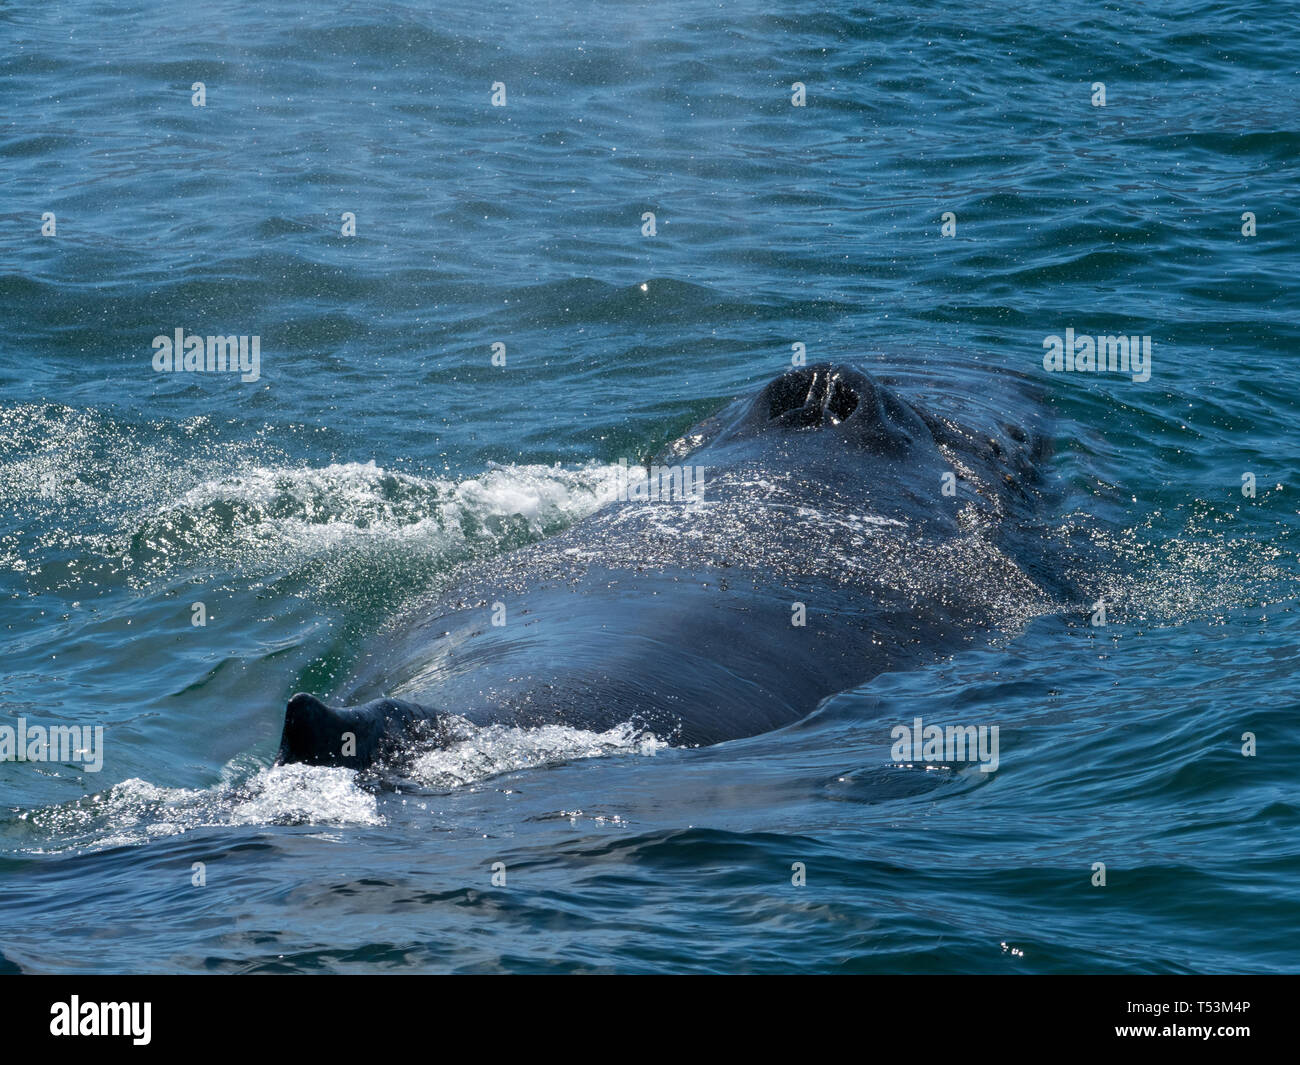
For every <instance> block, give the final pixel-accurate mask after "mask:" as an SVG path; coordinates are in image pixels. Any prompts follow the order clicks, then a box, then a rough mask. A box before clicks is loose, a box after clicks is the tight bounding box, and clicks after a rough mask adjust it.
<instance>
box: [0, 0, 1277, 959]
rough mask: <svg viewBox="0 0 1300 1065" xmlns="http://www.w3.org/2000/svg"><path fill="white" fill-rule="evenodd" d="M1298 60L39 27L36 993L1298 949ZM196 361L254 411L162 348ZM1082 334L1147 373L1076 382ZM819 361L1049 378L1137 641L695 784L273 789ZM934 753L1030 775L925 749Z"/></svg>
mask: <svg viewBox="0 0 1300 1065" xmlns="http://www.w3.org/2000/svg"><path fill="white" fill-rule="evenodd" d="M1298 66H1300V24H1298V23H1297V20H1296V17H1295V13H1294V11H1293V10H1292V9H1291V8H1290V7H1289V5H1286V4H1269V3H1264V2H1262V0H1260V2H1249V3H1246V2H1234V3H1208V2H1178V0H1174V2H1169V3H1163V4H1159V5H1137V6H1133V5H1119V4H1111V5H1097V4H1094V3H1083V2H1073V0H1056V2H1049V3H1045V4H1042V5H1037V6H1021V7H1017V6H1014V5H1006V4H1001V3H985V2H978V0H977V2H963V3H938V4H919V3H897V4H889V5H875V4H871V5H865V4H864V5H849V4H830V5H825V4H813V3H804V2H792V3H782V4H753V3H737V4H727V5H723V6H718V5H716V4H715V5H704V4H690V3H681V2H678V0H666V2H659V3H655V4H646V5H639V4H635V5H634V4H630V3H617V2H611V3H606V4H601V5H596V6H584V5H560V6H558V7H553V6H547V5H537V4H530V3H519V2H516V0H503V2H500V3H495V4H490V5H482V4H479V5H419V4H397V3H364V4H362V3H337V4H330V5H326V4H318V3H301V2H300V3H284V4H275V5H262V6H260V7H258V6H252V7H250V6H249V5H246V4H235V3H229V2H214V3H207V4H202V5H185V4H164V3H130V2H117V3H113V4H90V3H84V2H80V0H75V2H59V3H39V2H19V3H11V4H6V5H4V6H3V8H2V9H0V116H3V119H2V121H0V174H2V175H3V183H4V190H5V191H4V196H3V199H2V200H0V320H2V321H3V329H0V582H2V583H0V601H2V602H3V624H2V626H0V726H11V727H16V726H17V724H18V721H19V719H20V718H21V719H23V720H24V721H26V722H28V723H29V724H37V723H40V724H87V725H102V726H103V728H104V739H103V746H102V753H103V764H102V767H101V768H100V769H99V771H98V772H87V771H86V767H85V766H84V765H83V764H81V763H79V762H77V761H75V760H65V761H63V762H47V763H40V762H25V761H24V762H20V761H9V762H0V969H5V970H12V969H19V970H24V971H33V972H119V971H127V972H136V971H164V972H345V971H346V972H376V971H458V972H480V971H501V970H505V971H524V972H572V971H617V972H774V971H779V972H792V971H793V972H850V971H853V972H990V973H1031V972H1032V973H1039V972H1139V973H1147V972H1159V973H1166V972H1170V973H1184V972H1222V971H1226V972H1254V973H1267V972H1278V971H1287V970H1294V969H1295V968H1296V966H1297V963H1300V946H1297V942H1298V940H1297V934H1296V933H1297V932H1298V931H1300V796H1298V795H1297V786H1296V785H1297V771H1296V768H1295V764H1296V763H1295V759H1296V753H1297V751H1298V750H1300V717H1298V713H1297V711H1298V709H1300V707H1298V700H1297V696H1296V694H1295V677H1296V672H1297V657H1298V652H1297V646H1298V645H1300V619H1298V618H1297V613H1296V609H1295V604H1296V600H1295V583H1294V574H1295V566H1296V558H1297V552H1298V551H1300V527H1298V524H1300V521H1298V519H1300V514H1298V510H1297V506H1298V504H1297V498H1298V494H1300V465H1298V464H1300V456H1298V455H1297V446H1296V445H1297V430H1296V426H1297V424H1300V363H1298V362H1297V360H1300V327H1298V326H1297V313H1298V312H1300V300H1298V299H1297V291H1298V285H1297V277H1298V276H1300V252H1297V246H1296V234H1297V232H1300V206H1298V201H1297V187H1298V186H1297V163H1296V160H1297V156H1300V106H1298V105H1297V103H1298V101H1300V76H1298V74H1297V67H1298ZM196 83H202V90H199V89H197V88H196V87H195V86H196ZM495 83H501V84H502V85H504V91H505V98H504V106H494V103H493V94H494V91H496V90H494V84H495ZM796 83H799V84H801V85H802V86H803V87H804V92H805V94H806V95H805V97H804V99H803V101H802V103H803V106H796V105H795V103H794V97H795V95H796V94H797V91H798V90H797V89H796V88H795V84H796ZM1099 83H1100V84H1101V85H1104V90H1100V89H1098V87H1097V86H1098V84H1099ZM200 91H201V92H202V93H203V94H204V98H203V101H202V102H203V106H195V100H196V93H198V92H200ZM1102 91H1104V105H1103V104H1101V102H1100V95H1099V94H1100V92H1102ZM47 212H49V213H52V215H53V220H52V222H51V220H50V219H49V218H46V217H45V216H46V213H47ZM947 212H951V216H952V217H951V219H950V221H952V222H953V223H954V224H955V231H953V230H952V228H951V226H950V227H949V234H948V235H946V234H945V232H944V220H945V214H946V213H947ZM345 213H350V214H351V215H353V216H354V217H355V234H352V235H344V232H343V229H344V226H345V219H344V215H345ZM647 213H650V214H652V215H653V216H654V218H653V221H654V233H653V235H648V234H647V233H646V232H645V230H647V229H648V221H647V220H646V218H645V215H646V214H647ZM1246 215H1249V218H1246V217H1243V216H1246ZM43 219H44V220H43ZM1250 219H1253V226H1252V224H1251V221H1250ZM51 226H52V230H53V231H52V233H50V234H49V235H47V234H46V233H43V228H44V229H46V230H49V229H50V228H51ZM176 329H183V330H185V331H186V332H187V333H196V334H203V335H206V334H221V335H249V336H257V337H259V338H260V349H259V350H260V363H259V366H258V371H259V372H258V375H257V380H255V381H243V380H241V379H240V375H238V374H231V373H224V374H222V373H213V374H198V373H161V372H156V371H155V370H154V368H153V365H152V358H153V354H154V352H153V348H152V346H151V342H152V340H153V338H154V337H155V336H158V335H166V336H171V335H172V334H173V333H174V331H175V330H176ZM1067 329H1071V330H1074V331H1075V333H1076V334H1079V335H1112V334H1124V335H1132V336H1147V337H1150V338H1151V340H1152V344H1153V347H1152V358H1151V365H1150V376H1149V379H1147V380H1134V379H1133V378H1134V376H1141V375H1134V374H1121V373H1111V372H1105V373H1096V372H1093V373H1086V372H1075V373H1070V372H1047V370H1045V368H1044V363H1043V357H1044V340H1045V338H1047V337H1049V336H1053V335H1056V336H1064V335H1065V331H1066V330H1067ZM797 344H802V345H803V346H804V349H803V350H805V351H806V353H807V357H808V360H809V361H810V362H812V361H816V360H826V359H829V360H834V361H842V362H852V363H856V364H858V365H861V366H864V367H866V368H867V369H868V370H869V371H870V370H878V371H880V372H882V373H891V374H896V375H898V376H900V377H909V376H910V377H911V378H914V379H917V380H923V381H925V382H928V385H929V387H930V388H931V391H932V394H933V395H934V397H935V398H934V406H935V409H936V410H937V411H938V412H939V413H943V412H944V409H945V408H946V407H947V406H949V405H950V406H951V407H952V408H954V409H959V408H960V406H961V404H962V402H963V397H969V396H973V395H976V394H984V393H985V390H986V389H988V388H989V387H990V380H991V379H995V380H999V381H1010V380H1015V381H1017V382H1019V383H1022V384H1024V385H1025V386H1026V388H1030V389H1032V390H1033V391H1034V392H1036V393H1037V396H1038V398H1037V399H1036V400H1034V402H1035V403H1036V404H1037V405H1038V407H1039V408H1040V410H1041V412H1042V414H1043V416H1044V418H1045V420H1046V424H1048V425H1049V426H1050V432H1051V436H1052V440H1053V445H1054V447H1053V455H1052V457H1051V459H1050V461H1049V462H1048V464H1047V468H1046V469H1045V470H1044V471H1043V472H1044V476H1045V478H1046V479H1047V480H1048V481H1049V482H1050V483H1051V485H1052V486H1053V500H1054V502H1053V507H1054V511H1053V513H1051V514H1048V515H1045V516H1044V521H1045V523H1046V527H1047V528H1048V529H1049V530H1050V536H1051V537H1052V538H1053V539H1054V540H1055V541H1056V542H1057V544H1058V545H1059V546H1061V547H1062V548H1063V549H1064V550H1063V557H1065V558H1067V559H1069V560H1070V561H1069V565H1070V566H1071V567H1072V568H1074V569H1075V570H1076V571H1077V573H1076V574H1075V575H1076V576H1079V577H1081V578H1086V580H1085V581H1083V583H1085V584H1088V585H1089V586H1090V587H1091V588H1093V589H1094V590H1095V592H1096V595H1097V597H1098V600H1099V601H1101V602H1103V603H1104V604H1105V607H1106V618H1105V621H1106V623H1105V625H1097V624H1093V621H1094V620H1095V618H1096V610H1095V604H1094V602H1093V601H1092V598H1093V597H1092V594H1090V595H1089V596H1087V597H1086V599H1085V600H1083V601H1078V602H1063V603H1061V604H1060V606H1059V609H1056V610H1053V611H1049V612H1046V613H1042V614H1039V615H1037V616H1035V617H1033V618H1032V619H1031V620H1029V621H1028V623H1027V624H1025V625H1024V627H1023V628H1022V629H1021V630H1020V631H1017V632H1015V633H1010V634H1003V635H1000V636H998V637H996V638H988V639H983V638H981V639H976V640H974V641H972V643H971V644H970V646H969V647H968V648H966V649H965V650H963V651H962V652H961V653H959V654H957V655H955V656H953V657H950V658H947V659H944V660H942V661H940V662H937V663H935V664H933V665H930V666H927V667H923V668H919V669H916V670H912V671H908V672H900V673H893V674H886V675H882V676H879V677H876V678H874V679H872V680H870V681H868V682H867V683H865V684H863V685H862V686H861V687H859V688H857V689H855V690H852V691H848V692H845V693H843V694H842V695H839V696H836V697H833V698H831V699H830V700H828V701H827V702H826V703H824V704H823V705H822V707H821V708H820V709H819V710H818V712H817V713H816V714H814V715H813V716H812V717H810V718H808V719H807V720H805V721H804V722H802V723H800V724H798V725H796V726H793V727H790V728H786V729H783V730H780V731H778V732H774V733H769V734H766V735H762V736H758V737H755V738H752V739H747V740H741V741H735V742H730V743H725V744H721V745H719V746H716V747H712V748H707V749H695V750H687V749H681V748H674V747H670V746H667V745H665V744H663V743H661V742H658V741H657V740H656V739H654V738H651V737H647V736H645V735H643V734H639V733H637V731H636V730H635V729H633V728H631V727H626V728H615V729H612V730H610V731H608V732H604V733H593V732H587V731H583V730H580V729H566V728H561V727H559V726H555V727H550V728H542V729H536V730H518V729H506V728H489V729H484V730H481V731H479V732H477V733H475V734H472V735H469V736H467V737H466V738H464V739H462V740H461V741H460V742H458V743H457V744H456V745H454V746H453V747H451V748H450V749H447V750H441V751H428V752H425V753H424V754H422V755H421V757H420V759H419V760H418V762H417V763H416V771H415V772H413V773H412V774H411V776H410V778H409V779H407V780H405V781H404V782H403V783H402V784H401V786H394V785H392V784H388V785H382V784H376V783H375V782H373V781H371V780H367V779H362V778H358V777H357V776H355V775H354V774H352V773H350V772H349V771H347V770H343V769H324V768H312V767H304V766H288V767H272V766H271V761H272V759H273V756H274V753H275V749H276V745H277V742H278V738H279V730H280V726H281V723H282V720H283V708H284V703H285V700H286V699H287V698H288V697H289V696H290V695H291V694H292V693H294V692H295V691H299V690H308V691H313V692H316V693H318V694H322V695H329V694H330V693H332V692H336V691H338V690H340V689H341V688H342V687H343V686H344V685H345V684H346V682H347V679H348V677H349V675H350V674H351V671H352V670H353V668H354V667H355V665H356V663H357V656H358V655H359V654H360V649H361V647H362V646H363V644H364V643H365V641H367V640H368V639H370V638H372V637H373V636H374V634H375V633H376V632H378V631H379V630H380V629H381V628H382V626H383V625H384V624H385V623H386V622H387V621H388V620H389V619H391V618H393V617H395V616H397V615H399V614H400V613H401V612H402V610H403V609H404V607H406V606H408V605H409V604H410V603H411V602H412V601H413V600H414V599H415V598H416V597H418V596H419V595H422V594H424V593H426V592H429V591H431V590H436V589H437V588H438V587H440V586H441V584H442V583H445V582H446V581H447V580H448V579H449V577H450V574H451V573H452V572H453V570H455V569H456V568H457V567H463V566H469V567H484V568H490V567H492V566H493V564H494V560H495V559H499V558H500V557H502V556H503V555H504V554H505V553H507V552H510V551H511V550H513V549H515V548H518V547H520V546H522V545H525V544H528V543H531V542H534V541H537V540H539V539H542V538H545V537H547V536H550V535H553V534H555V533H556V532H558V531H560V530H562V529H564V528H566V527H567V526H569V525H571V524H572V523H574V522H576V521H578V520H580V519H581V518H582V517H583V516H585V515H587V514H590V513H592V512H594V511H595V510H597V509H598V508H599V507H600V506H601V505H602V504H603V503H605V502H607V501H608V500H609V499H610V498H611V496H612V492H613V485H614V477H615V472H616V470H617V465H616V464H617V462H618V460H619V459H620V458H633V459H635V458H637V457H641V456H645V455H649V454H653V453H654V452H655V451H656V450H657V449H658V448H660V447H662V446H663V445H665V444H666V443H667V442H669V441H671V440H672V439H674V438H675V437H676V436H678V435H679V434H681V433H682V432H683V431H684V430H685V429H687V428H688V427H690V426H691V425H692V424H693V423H695V422H696V421H698V420H699V419H700V418H702V417H704V416H705V415H707V414H709V413H711V412H712V411H714V410H716V409H717V408H718V407H719V406H721V405H722V404H723V403H724V402H726V401H727V400H729V399H731V398H732V397H734V396H738V395H743V394H746V393H749V392H753V391H756V390H757V389H758V388H760V387H761V386H762V385H763V384H764V383H766V381H768V380H769V379H771V378H772V377H773V376H775V375H776V374H778V373H780V372H782V371H783V370H784V369H785V368H786V367H788V366H789V365H790V363H791V358H792V352H793V348H792V345H797ZM494 345H504V351H505V359H506V364H505V366H499V365H494V364H493V361H492V356H493V352H494ZM495 350H497V351H498V352H499V351H500V350H501V349H499V348H498V349H495ZM248 376H251V374H250V375H248ZM1252 485H1253V488H1252ZM195 604H202V610H203V612H204V614H205V620H206V624H204V625H196V624H193V621H194V620H195V619H196V610H197V608H196V607H195ZM917 717H921V718H923V719H925V720H926V721H927V722H932V723H961V724H977V725H978V724H989V725H997V726H998V727H999V729H1000V759H999V765H998V768H997V769H996V771H994V772H982V771H981V770H980V768H979V767H978V766H975V765H972V764H960V763H924V764H922V763H916V764H910V763H908V764H899V763H896V762H895V761H894V760H893V759H892V758H891V746H892V739H891V729H892V728H893V727H894V726H895V725H897V724H899V723H910V722H912V721H913V720H914V719H915V718H917ZM1246 734H1250V736H1251V737H1253V741H1252V740H1250V739H1248V738H1245V737H1246ZM495 863H503V865H504V869H505V870H506V882H505V884H499V883H494V882H493V867H494V864H495ZM797 863H801V864H799V865H798V868H799V869H801V870H802V872H803V877H802V879H803V881H804V882H803V883H801V884H796V883H794V882H793V880H795V879H799V877H797V875H796V873H797V870H796V868H795V867H796V865H797ZM1098 863H1102V864H1104V867H1105V870H1104V876H1105V883H1104V885H1103V884H1101V883H1100V877H1101V872H1100V870H1099V868H1098Z"/></svg>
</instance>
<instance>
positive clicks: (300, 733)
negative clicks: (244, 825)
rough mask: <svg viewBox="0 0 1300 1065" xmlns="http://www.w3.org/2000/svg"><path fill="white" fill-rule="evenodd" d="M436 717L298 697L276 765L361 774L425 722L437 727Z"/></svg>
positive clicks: (401, 705)
mask: <svg viewBox="0 0 1300 1065" xmlns="http://www.w3.org/2000/svg"><path fill="white" fill-rule="evenodd" d="M437 716H438V715H437V712H436V711H434V710H431V709H429V708H428V707H424V706H420V705H419V704H417V703H408V702H405V701H403V700H400V699H376V700H375V701H374V702H371V703H366V704H365V705H364V706H356V707H335V706H328V705H326V704H325V703H323V702H321V700H319V699H317V698H316V697H315V696H314V695H308V694H307V693H306V692H299V693H298V694H297V695H295V696H294V697H293V698H292V699H290V700H289V702H288V705H287V706H286V707H285V709H284V730H283V731H282V732H281V734H280V750H279V752H278V753H277V755H276V758H275V761H276V764H277V765H282V764H285V763H287V762H305V763H307V764H308V765H328V766H345V767H347V768H349V769H363V768H365V767H366V766H369V765H372V764H373V763H374V762H375V761H377V760H378V759H379V758H380V757H381V756H382V755H383V754H384V753H385V752H386V751H387V750H389V749H390V748H392V747H394V746H396V745H397V744H398V743H399V742H400V740H401V739H402V738H404V737H405V736H407V735H409V734H410V733H411V732H412V731H413V729H414V728H415V727H416V726H417V725H419V724H420V723H422V722H431V721H436V719H437Z"/></svg>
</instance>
